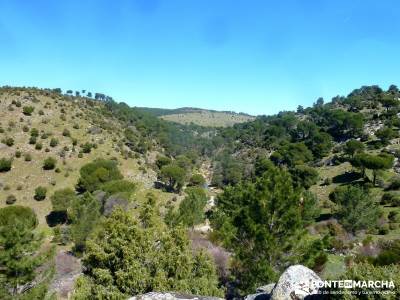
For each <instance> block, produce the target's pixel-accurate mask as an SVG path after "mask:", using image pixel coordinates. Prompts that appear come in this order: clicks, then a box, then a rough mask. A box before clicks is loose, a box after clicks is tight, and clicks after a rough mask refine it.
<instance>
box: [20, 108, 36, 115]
mask: <svg viewBox="0 0 400 300" xmlns="http://www.w3.org/2000/svg"><path fill="white" fill-rule="evenodd" d="M34 110H35V108H34V107H33V106H24V107H23V108H22V112H23V114H24V115H25V116H31V115H32V113H33V111H34Z"/></svg>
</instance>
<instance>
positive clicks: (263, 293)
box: [245, 265, 321, 300]
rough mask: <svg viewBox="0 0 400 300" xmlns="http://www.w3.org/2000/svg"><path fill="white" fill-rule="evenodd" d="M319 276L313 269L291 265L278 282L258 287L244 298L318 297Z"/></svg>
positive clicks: (286, 299) (299, 299) (294, 299)
mask: <svg viewBox="0 0 400 300" xmlns="http://www.w3.org/2000/svg"><path fill="white" fill-rule="evenodd" d="M320 282H321V278H319V277H318V275H317V274H315V272H314V271H312V270H310V269H309V268H307V267H304V266H302V265H295V266H291V267H289V268H288V269H286V271H285V272H284V273H283V274H282V275H281V277H280V278H279V280H278V282H277V283H276V284H275V283H270V284H267V285H265V286H262V287H259V288H258V289H257V290H256V294H252V295H248V296H246V297H245V300H302V299H318V298H320V296H319V295H318V288H315V287H314V285H313V283H315V284H318V283H320Z"/></svg>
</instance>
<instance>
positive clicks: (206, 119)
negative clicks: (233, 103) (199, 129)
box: [136, 107, 255, 127]
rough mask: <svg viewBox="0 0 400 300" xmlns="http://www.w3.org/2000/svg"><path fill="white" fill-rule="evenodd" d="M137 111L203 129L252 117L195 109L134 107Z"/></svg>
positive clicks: (222, 125) (246, 120)
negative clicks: (203, 127) (198, 126)
mask: <svg viewBox="0 0 400 300" xmlns="http://www.w3.org/2000/svg"><path fill="white" fill-rule="evenodd" d="M136 109H137V110H139V111H141V112H144V113H148V114H151V115H153V116H156V117H158V118H161V119H163V120H166V121H170V122H175V123H180V124H184V125H189V124H196V125H200V126H205V127H229V126H233V125H234V124H237V123H243V122H248V121H252V120H254V119H255V117H254V116H251V115H248V114H245V113H236V112H233V111H217V110H210V109H202V108H196V107H181V108H176V109H164V108H148V107H136Z"/></svg>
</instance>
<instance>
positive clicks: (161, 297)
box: [129, 292, 222, 300]
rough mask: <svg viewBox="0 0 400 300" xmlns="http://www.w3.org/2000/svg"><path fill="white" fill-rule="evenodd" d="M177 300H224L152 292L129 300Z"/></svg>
mask: <svg viewBox="0 0 400 300" xmlns="http://www.w3.org/2000/svg"><path fill="white" fill-rule="evenodd" d="M175 299H180V300H185V299H188V300H189V299H193V300H194V299H197V300H222V299H221V298H216V297H204V296H194V295H185V294H179V293H173V292H170V293H157V292H152V293H147V294H143V295H138V296H134V297H131V298H129V300H175Z"/></svg>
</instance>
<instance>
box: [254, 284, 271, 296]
mask: <svg viewBox="0 0 400 300" xmlns="http://www.w3.org/2000/svg"><path fill="white" fill-rule="evenodd" d="M275 285H276V283H275V282H274V283H270V284H267V285H263V286H260V287H258V288H257V289H256V292H257V293H266V294H271V292H272V290H273V289H274V287H275Z"/></svg>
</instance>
